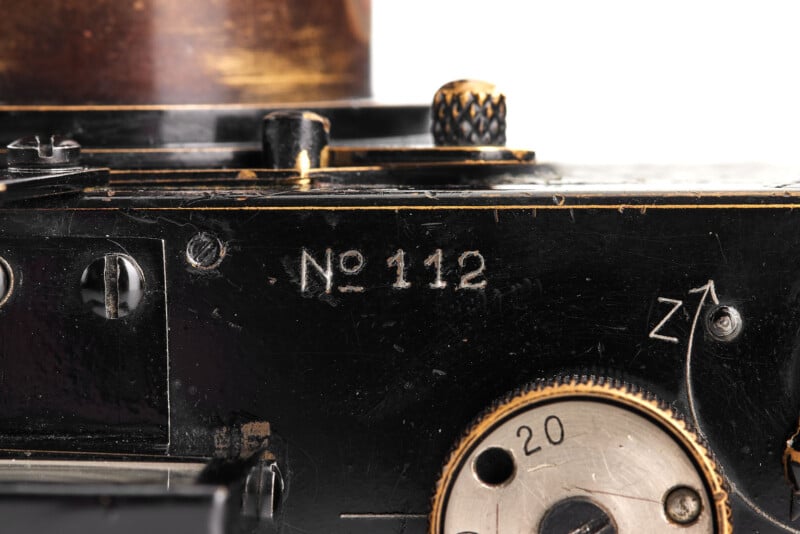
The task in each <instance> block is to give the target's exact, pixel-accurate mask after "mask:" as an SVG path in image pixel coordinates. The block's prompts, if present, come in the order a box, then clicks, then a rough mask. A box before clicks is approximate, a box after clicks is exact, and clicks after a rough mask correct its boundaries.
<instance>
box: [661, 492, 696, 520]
mask: <svg viewBox="0 0 800 534" xmlns="http://www.w3.org/2000/svg"><path fill="white" fill-rule="evenodd" d="M702 512H703V500H702V499H701V498H700V494H699V493H697V492H696V491H695V490H693V489H692V488H689V487H686V486H679V487H677V488H673V489H671V490H669V491H668V492H667V494H666V495H665V496H664V513H665V514H666V515H667V518H668V519H669V520H670V521H672V522H673V523H677V524H679V525H683V526H687V525H691V524H692V523H694V522H695V521H697V518H699V517H700V514H701V513H702Z"/></svg>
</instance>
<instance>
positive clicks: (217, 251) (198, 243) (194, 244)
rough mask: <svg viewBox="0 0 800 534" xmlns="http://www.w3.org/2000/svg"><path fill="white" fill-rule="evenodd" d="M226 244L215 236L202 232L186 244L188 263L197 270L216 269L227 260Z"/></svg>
mask: <svg viewBox="0 0 800 534" xmlns="http://www.w3.org/2000/svg"><path fill="white" fill-rule="evenodd" d="M225 252H226V249H225V244H224V243H223V242H222V241H220V239H219V238H218V237H217V236H215V235H214V234H211V233H208V232H200V233H198V234H195V235H194V237H192V238H191V239H190V240H189V243H187V244H186V261H188V262H189V265H191V266H192V267H194V268H195V269H201V270H203V271H209V270H211V269H216V268H217V267H219V264H220V263H222V260H223V258H225Z"/></svg>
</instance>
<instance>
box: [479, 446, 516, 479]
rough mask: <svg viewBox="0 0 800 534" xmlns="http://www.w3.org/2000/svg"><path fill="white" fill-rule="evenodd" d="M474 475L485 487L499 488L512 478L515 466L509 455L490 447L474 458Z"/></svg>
mask: <svg viewBox="0 0 800 534" xmlns="http://www.w3.org/2000/svg"><path fill="white" fill-rule="evenodd" d="M474 469H475V475H476V476H477V477H478V480H480V481H481V482H483V483H484V484H486V485H487V486H501V485H503V484H505V483H506V482H508V481H509V480H511V478H512V477H513V476H514V471H515V470H516V466H515V464H514V457H513V456H511V453H510V452H508V451H507V450H505V449H501V448H500V447H490V448H488V449H486V450H485V451H483V452H481V453H480V454H479V455H478V457H477V458H475V465H474Z"/></svg>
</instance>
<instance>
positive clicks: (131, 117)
mask: <svg viewBox="0 0 800 534" xmlns="http://www.w3.org/2000/svg"><path fill="white" fill-rule="evenodd" d="M478 93H480V91H478ZM481 94H482V93H481ZM484 96H485V95H484ZM442 98H444V99H445V100H443V101H442V102H444V104H441V102H440V104H441V105H440V107H439V108H437V107H436V104H435V106H434V110H435V111H434V115H433V120H434V124H439V125H440V132H439V133H441V132H443V131H444V129H445V127H444V126H441V123H440V122H438V121H437V111H436V110H437V109H440V108H441V106H444V109H445V111H444V112H442V111H439V113H440V115H441V113H450V112H451V111H452V107H450V106H451V105H453V102H457V101H460V100H459V99H461V98H462V97H461V96H456V97H452V96H451V97H442ZM447 98H450V100H447ZM475 98H476V101H477V102H478V103H479V104H480V105H481V106H483V107H482V108H481V109H483V110H484V111H483V113H484V115H483V117H484V118H486V110H490V111H489V113H488V114H489V115H490V117H488V118H489V119H491V116H495V115H496V114H499V113H501V112H502V114H503V116H504V114H505V107H504V106H505V103H504V101H503V103H502V107H498V106H499V100H497V99H495V100H491V98H489V100H490V102H489V104H488V105H484V104H485V103H486V101H485V100H481V98H482V97H480V96H478V97H475ZM453 99H455V100H453ZM464 109H466V110H469V109H470V107H469V106H466V107H465V108H464ZM267 111H269V110H263V109H257V108H243V109H235V110H231V109H222V110H219V109H217V110H209V109H202V108H196V109H194V108H192V109H184V108H181V109H173V110H170V111H164V110H161V111H153V110H147V109H145V110H138V109H134V110H122V111H120V110H116V111H109V110H101V109H96V110H80V109H79V110H75V109H64V110H59V111H54V110H35V109H25V110H6V111H4V112H3V121H2V124H4V125H5V126H4V134H5V135H6V136H7V137H8V140H9V141H10V140H12V139H14V138H18V137H19V138H23V137H24V136H25V135H28V134H30V133H34V132H35V131H37V130H39V129H41V128H42V127H43V125H46V126H47V127H48V129H49V131H59V132H62V133H73V134H74V133H75V132H82V133H81V134H80V135H75V137H76V138H79V140H80V143H81V145H83V147H84V148H83V152H82V154H81V156H80V157H81V158H82V159H81V160H78V159H77V158H78V156H77V151H79V150H80V147H79V146H78V147H77V149H76V148H75V146H76V145H77V144H70V143H69V142H67V141H64V140H62V139H59V138H48V137H43V136H40V137H39V138H27V139H25V138H23V139H21V140H20V141H18V142H17V143H13V144H12V145H10V146H9V148H8V149H7V150H6V151H5V157H6V160H7V168H8V170H7V171H6V173H5V176H4V177H3V181H2V184H3V186H4V189H3V192H2V193H0V202H2V206H0V258H2V261H1V262H0V263H2V277H0V278H1V279H2V280H1V281H2V283H1V284H0V289H2V297H0V298H2V305H1V306H0V339H2V351H0V354H2V361H3V364H2V375H1V376H2V382H1V383H2V390H3V395H2V405H3V409H2V416H0V435H2V440H3V452H2V454H3V456H4V458H5V459H4V460H2V461H0V463H2V468H0V481H2V482H0V508H2V509H3V516H4V517H5V518H6V519H5V520H4V521H5V525H6V528H8V529H9V530H8V531H10V532H28V531H30V529H31V528H34V527H35V528H38V531H40V532H45V531H55V530H58V531H60V532H77V531H81V532H94V531H108V532H139V531H146V530H149V531H152V532H209V533H217V532H286V533H289V532H335V533H390V532H407V533H422V532H431V533H437V534H438V533H444V532H453V533H461V534H463V533H466V532H475V533H480V534H486V533H487V532H499V531H500V530H503V525H504V524H509V522H510V523H513V525H512V526H509V527H506V528H509V530H510V531H517V530H515V529H517V528H523V527H524V528H529V529H531V530H530V531H533V532H562V531H563V532H565V533H566V532H594V533H599V532H616V531H619V532H625V531H626V530H625V527H624V525H625V524H626V523H625V522H626V521H628V519H627V516H626V514H636V513H640V512H641V513H650V514H652V518H653V519H652V522H653V529H654V530H655V531H660V530H659V529H660V528H661V526H660V523H659V522H661V523H664V525H665V526H664V528H669V529H672V530H671V531H677V532H680V531H681V530H684V531H686V532H701V531H702V532H718V533H724V532H737V533H738V532H761V533H766V532H793V531H797V530H798V529H800V521H797V520H796V517H795V514H794V512H793V509H794V508H796V507H794V506H793V503H794V499H795V493H794V492H795V490H796V487H795V486H794V484H795V482H794V480H795V479H794V474H793V469H794V466H795V465H798V464H795V462H794V458H795V456H794V453H795V452H796V451H795V448H794V442H793V435H794V434H795V433H796V432H797V421H798V408H800V391H799V390H798V384H800V366H798V361H800V360H798V358H800V356H799V355H798V346H800V345H799V344H798V332H800V313H799V310H800V292H799V290H798V288H800V285H799V280H800V278H798V265H800V252H798V250H800V247H799V246H798V244H800V238H798V232H797V226H798V223H800V215H798V210H797V208H798V207H800V204H799V203H798V201H797V190H796V188H794V187H793V186H792V184H791V177H787V176H785V175H779V174H778V175H774V173H773V174H771V171H770V169H768V168H746V167H745V168H714V167H703V168H657V167H653V168H643V167H638V168H580V167H575V168H570V167H558V166H550V165H542V164H538V163H536V161H535V159H534V157H533V153H532V152H528V151H518V150H510V149H506V148H504V147H502V146H485V145H483V144H481V145H480V146H470V143H468V142H467V141H468V139H467V141H465V142H464V143H459V142H457V141H452V140H451V141H447V140H445V141H442V142H441V143H444V144H441V143H440V144H439V145H438V146H429V147H427V148H414V147H412V146H409V143H408V141H409V140H412V141H418V140H419V139H425V137H424V136H425V133H426V132H427V131H428V128H429V117H430V111H429V110H428V108H425V107H396V108H377V107H369V106H362V107H358V106H356V107H346V108H336V109H334V108H327V109H321V108H316V109H313V110H312V111H314V112H315V113H316V115H314V114H309V113H299V114H291V113H286V112H285V111H281V112H280V113H278V114H277V115H272V116H271V118H269V117H268V119H267V120H268V122H269V121H274V120H276V117H278V118H279V119H280V120H281V121H288V122H285V123H284V122H282V123H281V124H280V125H279V126H280V127H276V123H275V122H269V124H270V125H271V126H270V128H271V129H270V128H267V127H265V128H264V131H265V132H268V131H270V132H278V133H277V134H275V133H265V134H264V139H263V140H262V142H263V145H264V146H263V147H262V146H261V145H260V144H259V143H258V135H259V134H258V130H259V124H261V122H260V121H261V117H262V115H264V114H265V113H266V112H267ZM462 111H463V110H462ZM479 114H480V113H479ZM468 115H469V113H467V115H465V117H463V118H464V120H469V121H472V122H471V123H470V124H472V125H473V126H474V128H475V129H476V131H479V130H480V131H481V132H483V131H484V130H482V128H484V126H486V125H489V124H490V123H491V120H489V121H488V122H486V121H485V122H484V123H480V122H475V121H474V117H470V116H468ZM320 117H324V118H325V119H327V121H326V120H320ZM326 122H327V124H326ZM453 124H456V126H457V125H458V124H459V123H458V122H457V121H456V122H455V123H453ZM481 124H483V126H481ZM108 125H116V126H114V127H113V128H109V126H108ZM78 126H79V127H78ZM201 126H202V128H201ZM327 128H330V143H328V131H327ZM486 128H487V130H486V131H489V129H488V128H490V126H486ZM494 128H495V129H494V130H493V131H491V133H492V135H495V134H497V133H498V127H497V126H495V127H494ZM447 129H448V131H449V129H452V127H450V126H448V127H447ZM187 131H190V132H193V134H192V135H195V138H197V135H196V133H197V132H198V131H204V132H205V131H208V132H213V136H212V137H213V138H209V139H202V138H201V139H199V141H200V142H201V143H200V144H198V145H197V146H186V145H182V146H180V147H176V141H177V140H179V139H178V138H179V137H180V136H182V135H184V134H186V132H187ZM457 133H458V132H457ZM171 136H172V137H171ZM270 136H272V137H270ZM387 138H389V141H390V142H392V143H394V146H393V148H381V147H376V146H375V145H376V144H378V143H379V142H380V143H383V144H387ZM376 139H377V142H376V141H375V140H376ZM398 139H400V141H398ZM495 140H496V137H495V138H492V139H489V142H494V141H495ZM367 141H370V142H367ZM484 141H485V139H484ZM203 142H205V143H203ZM447 143H451V144H447ZM459 145H460V146H459ZM268 147H269V148H270V149H273V151H272V152H271V154H272V156H270V158H271V159H270V160H269V161H270V163H269V164H268V165H267V164H265V163H263V161H264V160H263V159H262V157H265V156H264V154H265V153H266V152H267V151H268ZM76 150H77V151H76ZM576 403H578V404H576ZM580 403H583V404H580ZM594 410H597V411H596V412H595V411H594ZM593 414H596V415H593ZM584 416H588V418H587V417H584ZM582 417H583V418H582ZM629 419H630V420H631V421H634V422H635V424H637V425H642V426H641V427H639V426H636V427H628V426H626V425H627V424H628V421H629ZM631 424H633V423H631ZM509 425H510V426H509ZM648 425H649V426H648ZM630 428H637V429H639V428H641V430H638V431H634V430H630ZM626 429H627V430H626ZM503 432H507V434H504V433H503ZM637 432H641V434H637ZM645 434H646V435H647V437H646V439H645ZM640 436H641V440H639V437H640ZM589 438H591V441H588V442H583V441H573V440H581V439H589ZM637 440H638V441H637ZM571 443H572V444H571ZM670 447H671V448H670ZM673 449H674V450H673ZM487 451H488V452H487ZM598 451H599V452H598ZM548 455H549V456H548ZM554 455H556V456H554ZM615 455H616V456H615ZM672 455H674V456H672ZM579 458H580V459H581V461H584V460H585V461H586V462H587V463H585V464H581V466H580V468H574V469H573V468H572V467H570V466H571V465H572V463H570V462H573V460H574V461H577V460H578V459H579ZM558 459H560V460H558ZM679 459H680V462H684V463H685V464H686V466H687V467H686V472H687V473H689V472H691V473H692V474H691V476H690V477H689V478H688V479H686V480H685V481H681V480H678V483H677V484H676V483H673V482H668V483H667V482H664V484H665V485H663V487H661V486H658V487H656V486H657V484H661V482H660V480H661V478H659V477H661V475H662V474H663V475H664V477H667V475H669V474H670V473H669V472H670V471H672V470H673V469H674V471H675V473H683V471H681V469H683V468H682V467H681V468H679V467H678V464H679V463H680V462H679ZM684 460H685V461H684ZM681 465H683V464H681ZM632 466H634V467H635V469H634V467H632ZM665 466H666V467H665ZM544 473H547V477H555V478H545V479H541V481H540V480H539V479H537V478H535V477H536V476H539V474H542V476H544ZM676 476H678V475H676ZM680 476H683V475H680ZM687 476H688V475H687ZM693 477H694V478H693ZM584 478H585V479H586V481H585V482H580V483H579V482H576V481H582V480H584ZM665 479H666V478H665ZM560 481H563V483H562V482H560ZM592 481H594V482H592ZM593 483H596V484H597V486H596V487H595V486H591V484H593ZM537 484H539V485H538V486H537ZM523 486H524V487H523ZM651 486H652V487H651ZM625 488H627V489H625ZM678 490H680V491H678ZM526 492H527V493H526ZM681 492H683V493H681ZM687 492H688V493H687ZM562 493H563V495H562ZM528 494H529V495H531V497H530V499H532V501H531V502H533V503H535V504H531V505H530V506H529V507H528V505H526V506H519V505H512V506H507V505H506V504H505V503H507V502H511V503H514V502H517V501H514V499H517V498H523V497H520V495H528ZM551 496H552V498H551ZM653 496H655V497H653ZM548 499H550V500H548ZM551 501H552V502H551ZM540 502H542V503H545V502H546V503H549V504H542V505H541V506H539V504H538V503H540ZM676 502H678V503H679V504H678V505H676V504H675V503H676ZM620 503H622V504H620ZM626 503H627V504H626ZM581 507H583V508H581ZM640 508H641V509H640ZM459 510H461V512H459V513H458V514H456V512H458V511H459ZM471 510H474V511H475V516H474V518H473V517H472V516H470V513H471ZM452 514H456V515H457V516H458V517H457V518H456V519H453V518H452V517H451V515H452ZM582 514H584V515H582ZM467 516H469V518H467V519H463V521H462V520H461V519H460V518H462V517H467ZM459 521H462V522H463V525H462V524H461V523H459ZM470 521H472V523H470ZM36 525H38V526H36ZM579 528H583V529H584V530H576V529H579ZM570 529H572V530H570ZM592 529H594V530H592ZM526 531H527V530H526Z"/></svg>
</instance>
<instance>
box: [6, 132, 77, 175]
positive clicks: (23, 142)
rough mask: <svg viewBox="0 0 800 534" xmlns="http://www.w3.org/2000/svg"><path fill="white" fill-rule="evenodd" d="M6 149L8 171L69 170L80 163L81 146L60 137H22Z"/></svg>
mask: <svg viewBox="0 0 800 534" xmlns="http://www.w3.org/2000/svg"><path fill="white" fill-rule="evenodd" d="M7 148H8V152H7V154H6V162H7V165H8V168H9V169H10V170H17V169H19V170H28V169H33V170H35V169H55V168H69V167H75V166H77V165H78V164H79V163H80V156H81V145H79V144H78V143H77V142H75V141H73V140H72V139H66V138H64V137H62V136H60V135H32V136H29V137H23V138H21V139H17V140H16V141H13V142H12V143H11V144H9V145H8V147H7Z"/></svg>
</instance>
